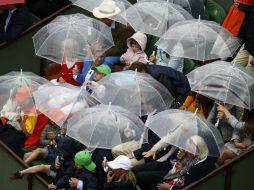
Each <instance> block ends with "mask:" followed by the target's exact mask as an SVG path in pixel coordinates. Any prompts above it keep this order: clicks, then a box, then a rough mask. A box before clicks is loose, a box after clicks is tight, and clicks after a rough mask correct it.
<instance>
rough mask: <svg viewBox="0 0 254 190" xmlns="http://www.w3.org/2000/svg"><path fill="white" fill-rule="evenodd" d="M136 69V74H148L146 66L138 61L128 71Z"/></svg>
mask: <svg viewBox="0 0 254 190" xmlns="http://www.w3.org/2000/svg"><path fill="white" fill-rule="evenodd" d="M136 69H137V71H138V72H144V73H148V65H147V64H144V63H141V62H138V61H136V62H134V63H132V64H131V66H130V68H129V70H132V71H135V70H136Z"/></svg>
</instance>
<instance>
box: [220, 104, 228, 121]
mask: <svg viewBox="0 0 254 190" xmlns="http://www.w3.org/2000/svg"><path fill="white" fill-rule="evenodd" d="M217 111H218V113H219V112H221V113H223V116H224V115H225V117H226V118H227V119H228V118H229V117H230V116H231V113H230V112H229V111H228V109H227V108H226V107H224V106H222V105H221V104H218V106H217Z"/></svg>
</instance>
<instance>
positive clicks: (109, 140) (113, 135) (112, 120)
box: [67, 105, 147, 149]
mask: <svg viewBox="0 0 254 190" xmlns="http://www.w3.org/2000/svg"><path fill="white" fill-rule="evenodd" d="M67 135H68V136H70V137H72V138H74V139H76V140H78V141H79V142H81V143H82V144H84V145H86V146H87V147H90V148H91V147H93V148H106V149H111V148H113V147H114V146H116V145H119V144H122V143H125V142H129V141H138V142H140V143H144V142H147V137H146V136H147V133H146V128H145V126H144V123H143V122H142V120H140V119H139V118H138V117H137V116H136V115H134V114H132V113H130V112H129V111H128V110H125V109H123V108H121V107H119V106H113V105H112V106H111V105H98V106H95V107H92V108H88V109H86V110H83V111H79V112H77V114H75V115H73V116H72V117H71V118H70V119H68V125H67Z"/></svg>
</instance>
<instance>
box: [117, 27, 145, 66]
mask: <svg viewBox="0 0 254 190" xmlns="http://www.w3.org/2000/svg"><path fill="white" fill-rule="evenodd" d="M146 43H147V37H146V35H145V34H144V33H142V32H136V33H135V34H133V35H132V36H131V37H130V38H128V39H127V46H128V49H127V52H126V53H124V54H123V55H121V57H120V61H121V62H122V63H123V64H124V65H125V67H124V70H127V69H128V68H129V67H130V66H131V64H132V63H134V62H137V61H138V62H140V63H144V64H146V63H147V55H146V53H145V52H144V50H145V48H146Z"/></svg>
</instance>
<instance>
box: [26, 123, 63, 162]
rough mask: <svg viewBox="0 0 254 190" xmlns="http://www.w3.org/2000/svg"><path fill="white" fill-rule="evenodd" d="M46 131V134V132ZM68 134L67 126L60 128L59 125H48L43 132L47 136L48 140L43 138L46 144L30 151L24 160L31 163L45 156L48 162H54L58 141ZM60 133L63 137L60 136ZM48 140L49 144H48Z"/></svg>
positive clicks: (44, 158)
mask: <svg viewBox="0 0 254 190" xmlns="http://www.w3.org/2000/svg"><path fill="white" fill-rule="evenodd" d="M45 133H46V134H45ZM65 134H66V129H65V128H61V130H60V128H59V127H58V126H57V125H55V124H54V125H48V126H47V127H46V128H45V130H44V132H43V134H42V137H43V136H44V135H46V136H47V138H48V140H44V139H41V141H43V143H45V144H44V148H36V149H35V150H34V151H32V152H28V153H26V154H25V155H24V162H25V163H27V164H30V163H31V162H33V161H34V160H36V159H38V158H39V157H41V158H43V160H45V161H46V162H49V163H53V162H54V161H55V159H56V156H57V148H56V146H57V142H59V138H62V137H64V136H65ZM58 135H60V136H61V137H58ZM46 142H47V144H46Z"/></svg>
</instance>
